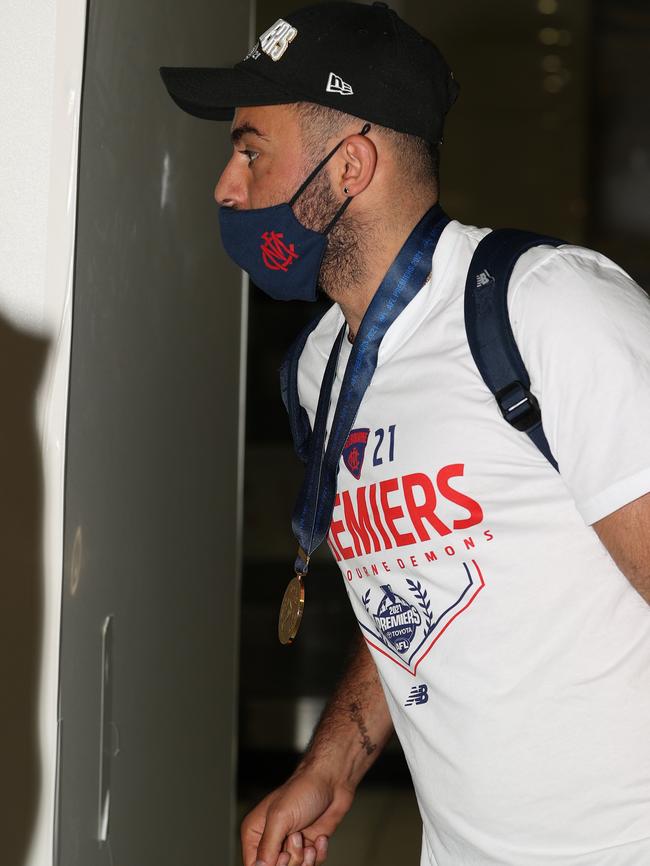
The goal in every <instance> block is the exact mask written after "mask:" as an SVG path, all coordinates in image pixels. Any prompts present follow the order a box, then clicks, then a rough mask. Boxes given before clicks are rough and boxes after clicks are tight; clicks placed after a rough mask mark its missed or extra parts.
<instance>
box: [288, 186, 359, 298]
mask: <svg viewBox="0 0 650 866" xmlns="http://www.w3.org/2000/svg"><path fill="white" fill-rule="evenodd" d="M340 206H341V202H339V201H338V200H337V198H336V196H335V195H334V192H333V190H332V188H331V186H330V182H329V178H328V177H327V175H326V174H325V173H324V172H323V173H321V174H319V175H317V176H316V177H315V178H314V180H313V181H312V183H311V184H310V185H309V186H308V187H307V189H306V190H305V191H304V193H303V194H302V195H301V196H300V198H299V199H298V201H297V202H296V203H295V204H294V206H293V210H294V213H295V215H296V217H297V218H298V220H299V221H300V222H301V223H302V224H303V225H304V226H305V227H306V228H310V229H312V230H313V231H318V232H322V231H323V230H324V229H325V228H326V227H327V225H328V224H329V222H330V220H331V219H332V217H333V216H334V214H335V213H336V211H337V210H338V209H339V207H340ZM367 236H368V233H367V230H366V227H365V226H364V225H363V223H362V221H361V220H359V219H358V218H357V217H355V216H353V215H351V214H350V213H349V212H347V211H346V212H345V213H344V214H343V215H342V216H341V218H340V219H339V220H338V222H337V223H336V224H335V225H334V227H333V228H332V230H331V231H330V233H329V234H328V235H327V245H326V247H325V252H324V254H323V260H322V262H321V267H320V273H319V278H318V285H319V288H320V289H321V290H322V291H323V292H325V294H326V295H328V296H329V297H330V298H331V299H332V300H333V301H340V300H345V298H346V296H348V297H349V295H350V294H351V293H354V291H355V287H357V286H359V285H361V284H362V283H363V281H364V279H365V278H366V276H367V267H366V265H365V262H366V251H367Z"/></svg>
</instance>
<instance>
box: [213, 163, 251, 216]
mask: <svg viewBox="0 0 650 866" xmlns="http://www.w3.org/2000/svg"><path fill="white" fill-rule="evenodd" d="M214 200H215V201H216V203H217V204H218V205H219V207H236V208H245V207H246V206H247V205H246V201H247V192H246V186H245V184H244V183H243V182H242V180H241V179H240V178H239V176H238V174H237V172H236V171H235V170H234V167H233V161H232V159H231V160H230V162H229V163H228V165H227V166H226V167H225V168H224V170H223V171H222V172H221V177H220V178H219V180H218V181H217V185H216V186H215V188H214Z"/></svg>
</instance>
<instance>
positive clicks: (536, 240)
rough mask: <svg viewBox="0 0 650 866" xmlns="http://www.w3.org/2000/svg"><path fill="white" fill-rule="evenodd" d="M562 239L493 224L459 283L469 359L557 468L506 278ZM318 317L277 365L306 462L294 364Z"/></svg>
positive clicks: (304, 421)
mask: <svg viewBox="0 0 650 866" xmlns="http://www.w3.org/2000/svg"><path fill="white" fill-rule="evenodd" d="M562 243H564V241H561V240H558V239H557V238H553V237H549V236H547V235H540V234H536V233H535V232H527V231H521V230H520V229H495V230H494V231H492V232H490V233H489V234H487V235H486V236H485V237H484V238H483V239H482V240H481V241H480V242H479V244H478V246H477V247H476V250H475V251H474V255H473V257H472V261H471V262H470V266H469V270H468V272H467V281H466V283H465V330H466V332H467V341H468V343H469V347H470V350H471V353H472V357H473V358H474V362H475V363H476V366H477V367H478V370H479V372H480V374H481V376H482V377H483V380H484V382H485V384H486V385H487V386H488V388H489V389H490V391H491V392H492V393H493V394H494V397H495V399H496V401H497V404H498V406H499V409H500V411H501V414H502V415H503V417H504V418H505V420H506V421H507V422H508V423H509V424H511V425H512V426H513V427H515V428H516V429H517V430H520V431H521V432H522V433H526V434H527V435H528V436H529V437H530V438H531V439H532V441H533V442H534V443H535V445H536V446H537V448H539V450H540V451H541V452H542V454H543V455H544V456H545V457H546V459H547V460H548V461H549V463H550V464H551V465H552V466H553V467H554V468H555V469H557V468H558V466H557V462H556V460H555V458H554V457H553V454H552V453H551V449H550V447H549V444H548V441H547V439H546V436H545V435H544V429H543V427H542V413H541V410H540V407H539V404H538V402H537V400H536V399H535V397H534V396H533V395H532V394H531V392H530V376H529V375H528V372H527V370H526V367H525V365H524V362H523V360H522V357H521V354H520V353H519V349H518V348H517V343H516V342H515V337H514V334H513V333H512V327H511V325H510V317H509V316H508V283H509V282H510V276H511V274H512V271H513V269H514V267H515V264H516V263H517V259H518V258H519V256H521V255H522V254H523V253H525V252H526V250H529V249H530V248H531V247H534V246H539V245H541V244H546V245H550V246H554V247H557V246H559V245H560V244H562ZM320 319H321V317H320V316H319V317H318V318H317V319H314V321H312V322H310V323H309V325H307V327H306V328H305V329H304V330H303V331H302V332H301V333H300V334H299V335H298V338H297V339H296V340H295V342H294V343H293V345H292V346H291V348H290V349H289V351H288V352H287V355H286V356H285V359H284V362H283V364H282V367H281V369H280V384H281V389H282V399H283V401H284V405H285V407H286V409H287V412H288V415H289V425H290V428H291V436H292V438H293V444H294V448H295V450H296V453H297V454H298V456H299V457H300V459H301V460H302V461H303V462H307V453H308V448H309V437H310V435H311V428H310V425H309V419H308V417H307V413H306V411H305V409H304V408H303V407H302V406H301V405H300V400H299V397H298V363H299V361H300V355H301V354H302V350H303V349H304V347H305V343H306V342H307V338H308V337H309V335H310V334H311V332H312V331H313V330H314V328H315V327H316V325H317V324H318V322H319V321H320Z"/></svg>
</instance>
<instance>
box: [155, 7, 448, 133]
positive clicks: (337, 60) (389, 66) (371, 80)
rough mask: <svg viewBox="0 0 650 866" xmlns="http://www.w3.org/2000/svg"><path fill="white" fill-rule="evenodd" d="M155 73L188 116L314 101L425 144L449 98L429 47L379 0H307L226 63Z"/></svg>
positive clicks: (440, 65) (444, 69) (226, 115)
mask: <svg viewBox="0 0 650 866" xmlns="http://www.w3.org/2000/svg"><path fill="white" fill-rule="evenodd" d="M160 74H161V75H162V78H163V81H164V82H165V85H166V87H167V90H168V91H169V93H170V95H171V97H172V99H173V100H174V101H175V102H176V104H177V105H179V106H180V108H182V109H183V110H184V111H187V112H189V113H190V114H193V115H195V116H196V117H202V118H206V119H208V120H230V119H231V118H232V116H233V114H234V111H235V108H236V107H243V106H246V105H281V104H286V103H292V102H315V103H317V104H319V105H324V106H327V107H329V108H336V109H338V110H339V111H344V112H346V113H347V114H352V115H355V116H356V117H360V118H362V119H364V120H368V121H371V122H373V123H377V124H380V125H381V126H387V127H389V128H390V129H395V130H397V131H398V132H406V133H410V134H411V135H417V136H419V137H420V138H423V139H425V140H426V141H430V142H433V143H434V144H435V143H437V142H439V141H441V140H442V128H443V122H444V118H445V115H446V113H447V111H448V110H449V109H450V108H451V106H452V105H453V104H454V102H455V100H456V97H457V95H458V84H457V82H456V80H455V79H454V77H453V74H452V72H451V70H450V69H449V67H448V65H447V63H446V61H445V59H444V57H443V56H442V54H441V53H440V52H439V51H438V49H437V48H436V46H435V45H433V43H432V42H429V40H428V39H425V37H424V36H422V35H421V34H420V33H418V32H417V30H414V29H413V28H412V27H410V26H409V25H408V24H407V23H406V22H405V21H402V19H401V18H400V17H399V16H398V15H397V14H396V13H395V12H394V11H393V10H392V9H390V8H389V7H388V5H387V4H386V3H373V4H372V5H366V4H363V3H320V4H318V5H317V6H308V7H306V8H304V9H299V10H298V11H296V12H290V13H288V14H287V15H286V16H285V18H280V19H279V20H278V21H276V22H275V24H273V25H272V26H271V27H269V28H268V30H266V31H265V32H264V33H263V34H262V35H261V36H260V37H259V39H258V41H257V42H256V44H255V45H254V46H253V48H252V49H251V50H250V51H249V52H248V54H247V55H246V57H245V58H244V59H243V60H242V61H240V62H239V63H236V64H235V66H234V67H232V68H227V69H214V68H210V67H200V68H197V67H170V66H163V67H162V68H161V70H160Z"/></svg>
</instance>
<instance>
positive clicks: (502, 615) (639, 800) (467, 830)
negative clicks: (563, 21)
mask: <svg viewBox="0 0 650 866" xmlns="http://www.w3.org/2000/svg"><path fill="white" fill-rule="evenodd" d="M162 73H163V78H164V80H165V83H166V85H167V87H168V89H169V91H170V93H171V95H172V96H173V98H174V99H175V100H176V102H177V103H178V104H179V105H180V106H181V107H182V108H184V109H185V110H187V111H189V112H191V113H193V114H196V115H198V116H200V117H206V118H212V119H226V118H230V117H233V121H232V138H233V154H232V158H231V160H230V161H229V163H228V165H227V166H226V168H225V169H224V171H223V173H222V175H221V177H220V179H219V182H218V184H217V188H216V190H215V198H216V200H217V203H218V204H219V205H220V208H221V211H220V216H221V222H222V239H223V241H224V244H225V246H226V249H227V250H228V252H229V253H230V254H231V255H232V256H233V257H234V258H235V260H236V261H238V262H239V263H240V264H241V265H242V266H243V267H245V268H246V269H247V270H248V271H249V273H251V275H252V276H253V278H254V280H255V281H256V282H257V283H258V284H259V285H260V286H261V287H262V288H265V289H266V290H267V291H268V292H269V293H270V294H271V295H272V296H274V297H278V298H285V299H288V298H291V297H303V298H308V297H315V291H316V283H318V285H319V286H320V288H321V289H322V291H324V292H325V293H326V294H327V295H328V296H329V297H330V298H331V299H332V300H333V301H334V304H333V306H332V307H331V309H330V310H329V311H328V312H327V313H326V315H325V316H324V317H323V318H322V320H321V321H320V322H319V323H318V325H317V326H316V327H315V329H314V330H313V331H312V332H311V333H310V334H309V336H308V338H307V340H306V343H305V346H304V349H303V350H302V352H301V354H300V359H299V368H298V382H297V385H298V396H299V400H300V404H301V405H302V406H303V407H304V410H305V411H306V413H307V418H308V420H309V429H310V430H313V434H312V436H313V439H312V440H311V446H310V449H309V460H308V466H307V476H308V478H309V473H310V472H315V473H316V476H318V478H319V481H318V485H317V486H316V488H315V489H316V490H317V493H316V495H315V496H312V493H313V490H312V488H310V485H309V483H306V487H305V488H304V491H303V493H304V495H303V496H302V501H301V502H299V505H298V507H297V512H296V514H297V518H295V519H294V529H295V530H296V532H297V535H298V538H299V541H300V544H301V548H300V550H299V556H298V560H297V570H298V573H299V578H298V585H299V586H298V589H296V592H297V593H298V595H300V593H301V592H302V588H301V587H302V582H303V575H304V574H305V573H306V571H307V568H308V559H309V557H308V555H307V554H310V553H311V550H312V546H313V545H312V543H311V542H312V541H313V538H311V536H309V533H307V535H306V536H305V538H306V539H307V540H306V541H305V540H304V538H303V535H304V532H305V528H306V527H309V526H315V525H316V524H319V523H320V524H323V526H325V529H324V531H323V532H324V533H326V534H327V539H328V543H329V545H330V548H331V550H332V552H333V554H334V556H335V558H336V559H337V561H338V562H339V564H340V566H341V571H342V574H343V579H344V584H345V586H346V590H347V592H348V595H349V597H350V601H351V604H352V607H353V610H354V612H355V615H356V616H357V619H358V620H359V625H360V630H361V639H360V642H359V646H358V648H357V651H356V655H355V657H354V660H353V661H352V663H351V664H350V666H349V668H348V670H347V672H346V674H345V676H344V678H343V680H342V682H341V684H340V686H339V687H338V689H337V691H336V694H335V695H334V696H333V697H332V699H331V701H330V702H329V704H328V707H327V709H326V711H325V713H324V716H323V718H322V720H321V722H320V723H319V725H318V727H317V730H316V732H315V734H314V737H313V741H312V743H311V745H310V747H309V749H308V751H307V754H306V755H305V756H304V758H303V759H302V761H301V762H300V765H299V766H298V768H297V769H296V771H295V772H294V773H293V775H292V776H291V778H290V779H289V780H288V781H287V782H286V783H285V784H284V785H283V786H282V787H281V788H279V789H278V790H276V791H274V792H272V793H271V794H269V795H268V796H267V797H266V798H265V799H264V800H263V801H262V802H261V803H260V804H259V805H258V806H257V807H256V808H255V809H254V810H253V811H252V812H251V814H250V815H249V816H248V817H247V818H246V819H245V821H244V823H243V825H242V850H243V859H244V864H245V866H261V864H265V866H299V864H314V863H316V864H321V863H324V862H325V859H326V856H327V844H328V839H329V838H330V837H331V835H332V834H333V832H334V831H335V829H336V827H337V825H338V824H339V822H340V821H341V819H342V818H343V816H344V815H345V813H346V812H347V811H348V809H349V808H350V805H351V803H352V800H353V797H354V792H355V789H356V786H357V785H358V783H359V781H360V780H361V778H362V777H363V775H364V773H365V772H366V770H367V769H368V767H369V766H370V765H371V764H372V762H373V761H374V759H375V758H376V757H377V755H378V754H379V752H380V751H381V748H382V746H383V745H384V743H385V742H386V740H387V739H388V737H389V735H390V733H391V731H392V729H393V726H394V728H395V730H396V731H397V733H398V735H399V737H400V740H401V743H402V746H403V748H404V753H405V756H406V759H407V761H408V764H409V767H410V770H411V773H412V776H413V782H414V786H415V791H416V795H417V797H418V802H419V805H420V810H421V813H422V818H423V845H422V860H421V863H422V866H459V864H476V866H479V864H480V866H497V864H499V866H503V864H509V866H550V864H556V866H641V864H644V863H650V737H649V736H648V730H649V729H650V609H649V608H648V603H650V533H649V529H650V497H649V496H648V491H650V451H649V446H648V441H649V434H650V339H649V337H650V305H649V303H648V301H647V299H646V297H645V295H644V294H643V292H642V291H641V290H640V289H639V288H638V286H636V285H635V284H634V283H633V281H632V280H631V279H630V278H629V277H628V276H627V275H626V274H625V273H624V272H623V271H621V270H620V269H619V268H618V267H617V266H616V265H614V264H613V263H612V262H610V261H608V260H607V259H605V258H604V257H603V256H600V255H599V254H597V253H595V252H593V251H590V250H585V249H581V248H578V247H573V246H569V245H564V246H560V247H559V248H557V249H555V248H552V247H549V246H540V247H535V248H533V249H532V250H530V251H529V252H527V253H525V254H524V255H523V256H522V257H521V258H520V259H519V261H518V263H517V265H516V267H515V269H514V272H513V274H512V277H511V280H510V293H509V312H510V319H511V321H512V326H513V330H514V334H515V337H516V340H517V344H518V346H519V349H520V351H521V354H522V356H523V359H524V362H525V364H526V367H527V369H528V371H529V373H530V376H531V382H532V390H533V392H534V394H535V395H536V396H537V397H538V398H539V401H540V403H541V406H542V411H543V418H544V430H545V432H546V436H547V438H548V441H549V444H550V447H551V449H552V451H553V454H554V455H555V457H556V458H557V461H558V463H559V468H560V472H559V473H558V472H556V471H555V470H554V469H553V468H552V467H551V466H550V464H549V462H548V461H547V460H546V458H545V457H544V456H543V455H542V454H541V453H540V452H539V451H538V450H537V449H536V448H535V446H534V445H533V444H532V443H531V442H530V440H529V439H528V438H527V437H526V436H525V435H523V434H521V433H519V432H518V431H517V430H514V429H513V428H511V427H510V426H509V425H508V424H506V422H505V421H504V420H503V418H502V417H501V415H500V414H499V411H498V409H497V407H496V404H495V402H494V399H493V396H492V394H491V393H490V392H489V390H488V389H487V387H486V386H485V384H484V382H483V380H482V379H481V377H480V375H479V373H478V371H477V369H476V366H475V365H474V362H473V360H472V356H471V354H470V350H469V348H468V343H467V337H466V334H465V326H464V312H463V294H464V286H465V277H466V274H467V269H468V266H469V263H470V259H471V257H472V254H473V252H474V250H475V248H476V246H477V245H478V243H479V241H480V240H481V238H483V237H484V236H485V235H486V234H487V232H488V230H486V229H476V228H473V227H468V226H463V225H461V224H459V223H458V222H456V221H450V222H448V221H447V218H446V217H445V216H444V214H443V213H442V211H440V209H439V207H438V206H437V198H438V185H437V152H438V144H439V142H440V140H441V137H442V123H443V119H444V116H445V114H446V112H447V111H448V109H449V108H450V107H451V105H452V104H453V102H454V99H455V97H456V93H457V85H456V83H455V81H454V79H453V77H452V76H451V73H450V71H449V69H448V67H447V66H446V64H445V62H444V60H443V58H442V57H441V55H440V54H439V53H438V52H437V50H436V49H435V48H434V47H433V46H432V45H431V44H430V43H428V42H427V41H426V40H424V39H423V38H422V37H420V36H419V34H416V33H415V32H414V31H413V30H412V29H411V28H409V27H408V26H407V25H406V24H405V23H404V22H402V21H401V20H400V19H399V18H398V17H397V16H396V15H395V13H393V12H392V11H391V10H390V9H388V7H387V6H386V5H385V4H373V5H372V6H362V5H357V4H347V3H345V4H343V3H331V4H329V3H328V4H322V5H320V6H317V7H312V8H309V9H305V10H301V11H300V12H296V13H294V14H290V15H287V16H286V19H280V21H278V22H276V24H275V25H273V26H272V27H271V28H269V30H267V31H266V32H265V33H264V34H263V35H262V36H261V37H260V40H259V41H258V43H257V44H256V45H255V46H254V48H253V49H252V50H251V52H250V53H249V55H248V57H247V58H246V59H245V60H244V61H242V62H241V63H240V64H237V66H236V67H235V68H234V69H232V70H183V69H181V70H173V69H168V68H166V69H163V70H162ZM423 226H424V227H425V228H426V230H425V228H423ZM280 229H282V230H280ZM292 233H293V234H292ZM294 236H295V239H296V240H295V242H294ZM426 243H429V244H430V247H426ZM423 244H424V246H423ZM418 245H419V246H418ZM416 248H417V249H416ZM413 249H416V252H415V253H413ZM423 249H429V253H428V255H429V258H428V259H426V257H425V258H424V259H422V256H421V255H420V253H421V251H422V250H423ZM418 251H419V252H418ZM418 256H419V258H418ZM409 257H410V258H409ZM423 261H424V265H423ZM415 263H417V265H416V264H415ZM300 268H302V271H300ZM418 268H419V269H420V270H418ZM294 274H300V276H299V277H296V276H294ZM414 275H415V276H414ZM418 275H419V276H418ZM414 281H415V282H417V285H415V286H413V283H414ZM404 286H406V287H407V290H408V291H410V292H411V294H410V295H407V296H406V299H402V300H401V301H399V302H398V303H397V309H394V307H395V298H398V297H399V298H401V297H402V296H401V295H400V293H401V292H402V291H403V290H404ZM409 286H410V288H408V287H409ZM400 303H401V307H400V306H399V304H400ZM382 304H383V306H382ZM373 317H375V318H373ZM382 317H383V318H382ZM391 317H392V318H391ZM369 319H372V327H371V328H370V327H369V326H368V321H369ZM382 322H383V324H381V323H382ZM380 325H381V327H380ZM371 331H372V334H371V333H370V332H371ZM375 331H380V332H381V333H380V335H379V337H376V338H375V336H374V333H375ZM372 340H375V343H374V344H373V345H374V348H375V350H376V357H375V358H374V359H373V360H372V363H370V362H368V363H370V367H369V370H370V372H369V373H368V374H367V376H366V379H365V380H364V381H363V383H362V384H359V381H360V380H359V377H358V376H357V373H358V370H359V369H361V368H362V367H363V366H364V364H365V363H366V362H367V358H366V356H365V355H363V353H364V352H366V348H367V346H368V345H370V344H371V343H372ZM332 347H334V349H333V348H332ZM362 357H363V362H364V363H361V359H362ZM328 359H329V360H328ZM348 360H350V363H349V364H348ZM366 365H367V364H366ZM355 377H356V378H355ZM357 392H358V393H357ZM319 397H320V398H321V399H320V403H321V406H320V411H317V410H318V405H319ZM354 400H356V401H357V402H356V403H354ZM350 401H352V403H353V404H354V405H353V406H352V408H351V409H350V408H349V406H348V404H349V403H350ZM341 407H342V408H341ZM290 408H291V407H290ZM300 411H301V410H299V407H298V409H296V407H295V406H293V408H292V413H293V414H292V418H293V422H295V423H294V432H295V430H298V429H299V426H300V425H299V422H300V418H301V415H300ZM346 412H347V413H348V415H347V416H346V415H345V413H346ZM343 417H348V420H349V421H350V424H349V426H347V427H346V426H344V425H342V422H341V418H343ZM293 422H292V423H293ZM317 436H321V437H322V438H323V443H322V447H320V446H318V447H316V446H315V445H314V439H315V437H317ZM337 437H339V439H340V442H341V443H343V444H342V447H340V448H338V450H337V449H336V448H335V449H334V452H335V453H334V464H335V468H334V469H333V470H332V473H331V474H332V477H333V478H334V481H333V484H334V489H333V490H332V491H331V493H332V497H331V500H330V502H329V505H328V504H327V502H325V504H323V502H324V499H323V495H322V486H321V481H320V475H321V474H322V473H324V475H325V476H326V475H327V472H326V470H327V465H326V464H327V459H328V451H327V449H328V447H329V443H330V442H332V441H334V440H336V438H337ZM298 439H299V437H298ZM297 444H298V446H299V447H300V442H298V443H297ZM303 444H304V443H303ZM323 451H325V458H324V459H323V458H322V456H321V455H322V452H323ZM314 455H315V456H314ZM339 458H340V459H339ZM321 470H322V472H321ZM328 483H329V482H328V480H327V477H325V480H324V481H323V486H324V487H325V488H327V484H328ZM312 487H314V485H312ZM310 491H312V492H310ZM310 497H311V499H310ZM325 498H326V497H325ZM312 500H313V501H312ZM310 509H311V510H310ZM307 518H309V519H307ZM312 518H313V519H312ZM322 534H323V533H322ZM312 535H313V533H312ZM307 582H308V580H307ZM299 601H302V599H299ZM288 613H291V611H290V610H289V611H288ZM290 638H291V635H289V639H290Z"/></svg>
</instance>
